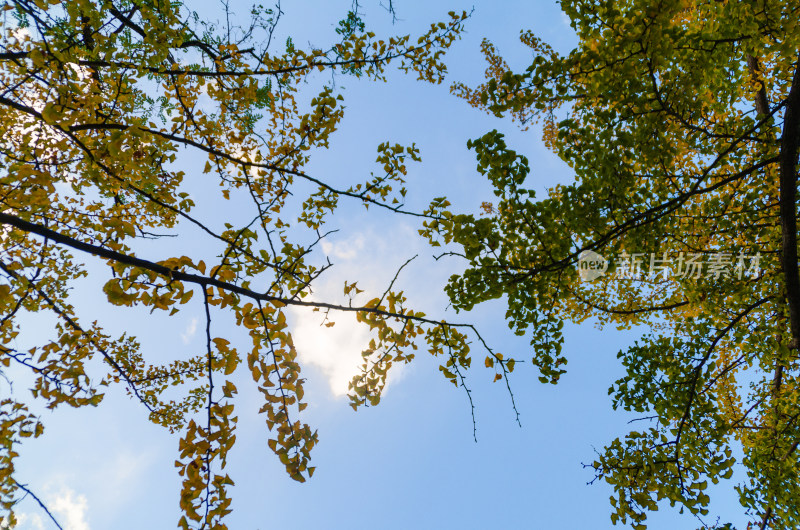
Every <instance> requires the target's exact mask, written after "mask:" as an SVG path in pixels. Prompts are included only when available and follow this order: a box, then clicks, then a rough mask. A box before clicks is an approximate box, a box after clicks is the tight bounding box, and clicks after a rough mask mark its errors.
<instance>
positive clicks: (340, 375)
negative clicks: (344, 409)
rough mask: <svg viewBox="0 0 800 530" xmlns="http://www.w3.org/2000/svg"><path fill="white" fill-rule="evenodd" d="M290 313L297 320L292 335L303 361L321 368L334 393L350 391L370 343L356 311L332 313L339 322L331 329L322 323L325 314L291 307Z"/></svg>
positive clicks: (341, 393)
mask: <svg viewBox="0 0 800 530" xmlns="http://www.w3.org/2000/svg"><path fill="white" fill-rule="evenodd" d="M290 314H291V316H292V318H293V320H294V322H295V326H294V329H293V331H292V338H293V339H294V343H295V347H296V348H297V351H298V355H299V358H300V362H302V363H308V364H311V365H314V366H316V367H317V368H319V369H320V370H322V372H323V373H324V374H325V375H326V376H327V377H328V383H329V384H330V387H331V392H333V395H335V396H344V395H345V394H347V384H348V383H349V382H350V380H351V379H352V378H353V376H354V375H356V374H357V373H358V372H359V370H360V366H361V364H362V362H363V361H362V358H361V352H362V351H363V350H364V349H365V348H366V347H367V345H368V344H369V333H368V332H367V327H366V326H364V325H363V324H359V323H358V322H356V318H355V314H352V315H342V314H336V315H333V314H332V315H331V316H332V317H334V318H335V320H334V321H335V322H336V324H335V325H334V326H333V327H330V328H329V327H325V326H323V325H321V323H322V319H323V318H324V317H323V314H322V313H315V312H313V311H311V310H308V309H305V308H290Z"/></svg>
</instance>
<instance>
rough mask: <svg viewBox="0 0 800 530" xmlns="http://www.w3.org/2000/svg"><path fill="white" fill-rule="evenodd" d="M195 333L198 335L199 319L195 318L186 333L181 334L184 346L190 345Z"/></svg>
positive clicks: (187, 327)
mask: <svg viewBox="0 0 800 530" xmlns="http://www.w3.org/2000/svg"><path fill="white" fill-rule="evenodd" d="M195 333H197V317H193V318H192V320H191V321H190V322H189V325H188V326H186V331H184V332H183V333H181V340H182V341H183V343H184V344H189V343H190V342H191V341H192V338H193V337H194V335H195Z"/></svg>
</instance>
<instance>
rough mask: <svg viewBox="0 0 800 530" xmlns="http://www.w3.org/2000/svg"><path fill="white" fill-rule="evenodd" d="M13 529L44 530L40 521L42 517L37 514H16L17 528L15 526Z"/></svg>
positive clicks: (42, 522)
mask: <svg viewBox="0 0 800 530" xmlns="http://www.w3.org/2000/svg"><path fill="white" fill-rule="evenodd" d="M3 528H5V527H3ZM14 528H15V530H45V526H44V521H43V520H42V517H41V516H40V515H39V514H37V513H35V514H28V513H18V514H17V526H15V527H14Z"/></svg>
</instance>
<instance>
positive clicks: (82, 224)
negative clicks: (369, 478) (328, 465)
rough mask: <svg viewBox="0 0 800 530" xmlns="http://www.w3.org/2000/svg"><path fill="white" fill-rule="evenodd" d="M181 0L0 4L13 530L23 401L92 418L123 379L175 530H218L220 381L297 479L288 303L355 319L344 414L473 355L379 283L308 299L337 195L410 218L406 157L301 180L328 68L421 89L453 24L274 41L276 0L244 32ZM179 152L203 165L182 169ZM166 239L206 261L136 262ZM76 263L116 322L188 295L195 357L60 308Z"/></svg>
mask: <svg viewBox="0 0 800 530" xmlns="http://www.w3.org/2000/svg"><path fill="white" fill-rule="evenodd" d="M190 7H191V6H190V5H189V4H186V5H183V4H182V3H181V2H174V1H173V2H163V1H160V0H113V1H112V0H99V1H97V0H96V1H89V0H78V1H70V2H61V1H60V0H18V1H17V0H12V1H8V2H5V3H4V4H3V5H2V9H3V15H2V16H3V25H2V35H0V39H2V40H1V42H2V49H0V227H1V228H0V229H1V230H2V232H0V370H2V371H0V375H4V372H5V373H10V372H9V371H10V370H12V369H13V370H14V371H15V372H14V373H19V371H20V370H24V371H27V372H28V373H29V374H30V375H31V377H32V380H33V381H34V383H33V386H32V388H31V389H30V390H31V393H32V395H27V394H25V395H23V393H20V392H19V391H15V392H13V393H11V394H10V395H7V394H6V393H5V392H6V390H7V389H8V385H6V384H5V383H4V382H3V381H2V380H0V388H3V392H4V394H3V397H2V401H0V510H2V512H0V526H3V527H6V526H14V524H15V517H14V514H13V507H14V505H15V503H16V502H17V501H18V500H19V499H20V498H21V497H22V496H24V495H32V496H34V498H36V496H35V485H31V484H27V483H26V482H25V481H24V479H23V478H20V477H18V476H17V475H16V474H15V469H14V461H15V458H16V457H17V456H18V451H19V444H20V443H21V442H23V441H24V440H25V439H26V438H31V437H37V436H39V435H41V434H42V432H43V429H44V426H43V424H42V423H41V421H40V419H39V418H38V417H37V416H36V415H35V414H34V413H33V412H32V409H31V407H30V406H29V405H30V400H31V399H33V400H36V401H37V402H39V403H44V404H45V405H46V406H47V407H49V408H56V407H60V406H64V405H68V406H71V407H85V406H97V405H99V404H100V403H101V402H102V400H103V397H104V394H105V393H106V392H108V391H109V389H110V388H112V387H115V386H116V387H122V388H124V389H125V390H126V391H127V392H128V393H129V395H130V396H131V397H132V398H133V399H135V400H136V401H138V402H139V403H140V404H141V407H142V411H143V412H144V413H146V414H148V415H149V418H150V420H151V421H153V422H154V423H156V424H158V425H161V426H163V427H165V428H167V429H169V430H170V432H175V433H179V436H180V444H179V454H178V455H177V458H178V461H177V463H176V465H177V466H178V472H179V473H180V475H181V477H182V489H181V492H180V497H179V498H180V507H181V513H182V517H181V519H180V522H179V526H180V527H181V528H207V529H210V528H226V526H225V523H224V517H225V515H226V514H228V513H229V512H230V510H231V508H230V506H231V499H230V497H229V495H228V490H229V488H228V486H230V485H231V484H233V480H232V477H230V476H228V474H227V473H226V472H225V463H226V457H227V455H228V454H229V451H231V449H232V447H233V445H234V442H235V438H236V437H235V429H236V421H237V417H236V395H237V388H236V386H235V385H234V383H233V379H234V376H236V375H237V374H242V373H244V374H247V376H248V377H249V378H251V379H252V383H253V384H254V385H255V386H256V387H257V389H258V391H259V393H260V395H261V396H262V407H261V411H260V412H261V413H263V415H264V417H265V420H266V424H267V427H268V429H269V431H270V432H271V434H270V436H271V438H270V440H269V443H268V445H269V448H270V449H271V450H272V451H274V453H275V454H276V455H277V457H278V458H279V459H280V461H281V462H282V463H283V464H284V465H285V467H286V471H287V472H288V474H289V475H290V476H291V477H292V478H293V479H295V480H298V481H304V480H306V478H307V477H310V476H311V475H312V474H313V472H314V467H312V466H311V465H310V464H309V459H310V455H311V451H312V449H313V447H314V446H315V444H316V443H317V440H318V436H317V432H316V430H314V429H313V428H312V427H311V426H309V425H307V424H305V423H304V422H303V421H302V411H303V409H304V408H305V407H306V405H307V403H306V402H305V401H304V387H303V383H304V379H303V377H301V367H300V365H299V364H298V359H297V352H296V349H295V347H294V343H293V340H292V335H291V329H290V327H289V325H288V323H287V316H286V314H287V313H286V311H287V309H288V308H290V307H305V308H307V309H308V310H317V311H321V312H330V311H332V312H336V311H347V312H351V313H355V315H356V316H357V319H358V320H359V321H360V322H361V323H363V325H364V326H366V327H367V328H368V329H369V330H370V331H371V335H372V340H371V342H370V345H369V348H368V349H367V350H365V351H364V353H363V356H364V364H363V371H362V373H360V374H358V375H357V376H356V377H355V378H354V379H353V381H352V383H351V399H352V405H353V407H354V408H357V407H358V406H359V405H364V404H368V405H372V404H376V403H377V402H378V401H379V400H380V395H381V390H382V388H383V386H384V384H385V382H386V374H387V370H388V369H389V368H390V367H391V366H392V364H393V363H405V362H409V361H410V360H411V359H412V358H413V356H414V354H413V351H414V350H415V349H416V348H417V346H418V345H424V346H425V348H426V349H427V350H429V351H430V352H431V353H433V354H434V355H440V356H441V358H442V368H441V369H442V371H443V373H444V374H445V376H446V377H447V378H448V379H450V380H451V381H452V382H454V383H456V384H463V377H462V376H463V370H465V369H466V368H468V367H469V365H470V348H469V342H470V341H471V340H474V338H475V337H478V338H479V337H480V336H479V335H477V332H476V330H475V329H474V328H473V327H472V326H471V325H465V324H455V323H449V322H446V321H442V320H437V319H435V318H430V317H427V316H425V315H424V314H423V313H421V312H419V311H414V310H413V309H411V308H409V307H408V304H407V302H406V298H405V297H404V295H403V293H402V291H399V290H397V289H396V288H395V287H394V282H392V285H389V287H388V288H387V289H386V291H385V292H384V293H383V294H382V295H380V296H377V297H375V298H374V299H372V300H371V301H369V302H366V303H361V304H356V303H341V302H339V303H336V302H335V301H331V302H327V301H325V300H318V299H316V298H312V297H310V296H308V295H309V293H310V292H311V289H312V287H313V285H314V284H315V282H317V281H318V279H319V278H320V277H321V276H322V275H323V274H324V273H325V272H326V271H327V270H328V269H329V267H330V263H329V262H327V260H325V259H322V258H320V257H318V256H317V254H315V253H314V252H313V251H314V249H315V246H316V247H318V246H319V245H318V243H319V242H320V240H321V239H322V238H324V236H325V231H324V225H325V223H326V222H327V221H328V220H329V218H330V215H331V214H332V212H334V211H335V210H336V208H337V207H339V205H340V202H342V203H346V204H350V205H352V206H358V207H361V205H364V206H371V207H372V209H373V210H374V209H376V208H381V209H385V210H389V211H391V212H394V213H395V214H397V215H402V214H407V213H410V212H406V211H405V210H404V209H403V208H404V207H403V197H404V196H405V194H406V190H405V187H404V176H405V175H406V172H407V163H409V162H413V161H419V160H420V157H419V151H418V149H417V148H416V147H414V146H413V145H412V146H402V145H397V144H394V143H391V142H383V143H379V144H378V145H377V152H378V154H377V159H376V161H377V165H378V168H379V169H378V170H377V171H376V172H375V173H373V174H371V175H370V176H369V177H367V178H365V179H363V181H360V182H359V181H356V182H353V183H352V186H349V187H347V186H345V187H341V188H337V187H334V186H333V185H331V184H330V181H329V180H327V179H326V175H319V174H312V173H310V172H309V171H308V170H307V169H306V168H307V166H308V162H309V160H310V158H311V156H312V154H313V153H314V152H315V151H317V150H320V149H325V148H326V147H328V142H329V138H330V137H331V135H332V134H333V133H334V131H335V130H336V129H337V127H338V125H339V123H340V121H341V120H342V117H343V115H344V114H343V103H342V101H343V95H342V89H341V88H340V86H339V85H338V84H337V83H336V79H337V78H339V77H341V76H355V77H359V78H362V79H370V80H376V81H382V80H385V79H386V73H387V68H388V67H389V66H390V65H391V66H392V67H396V68H398V69H399V70H400V71H402V72H405V73H408V74H410V75H413V76H416V78H417V79H419V80H420V81H425V82H430V83H439V82H441V81H442V79H443V76H444V75H445V73H446V68H445V65H444V63H443V62H442V60H443V54H444V53H445V50H446V49H447V48H448V47H449V46H450V45H451V44H452V43H453V42H454V41H455V40H456V39H457V38H458V37H459V34H460V32H461V31H462V27H463V23H464V21H465V19H466V18H467V14H465V13H461V14H456V13H450V14H449V18H447V19H446V21H444V22H438V23H435V24H433V25H431V27H430V30H429V31H427V32H425V33H424V34H422V35H420V36H418V37H414V38H412V37H410V36H401V37H391V38H387V39H380V38H378V37H376V35H375V34H374V33H372V32H370V31H367V30H366V28H365V25H364V22H363V21H362V20H361V18H360V16H359V14H358V4H357V3H356V4H355V9H354V10H353V11H352V12H350V13H349V14H347V16H346V17H345V18H344V19H343V20H342V21H341V22H339V24H338V28H337V30H336V33H337V35H338V37H339V38H340V40H339V41H338V42H334V43H333V44H331V45H330V46H329V47H327V48H324V49H323V48H319V49H316V48H313V47H309V48H308V49H301V48H300V47H298V46H296V45H295V44H294V43H293V42H292V41H291V39H289V40H287V41H286V44H285V46H284V45H283V44H282V43H280V44H278V43H276V42H275V41H276V37H275V35H276V33H275V28H276V25H277V23H278V20H279V18H280V16H281V11H280V5H279V4H278V5H277V6H276V7H275V8H272V9H266V8H263V7H256V8H254V9H253V11H252V13H251V15H252V17H251V22H250V23H249V24H243V25H241V24H240V25H234V24H231V23H230V20H232V17H222V19H223V20H227V21H228V22H227V25H226V23H222V24H219V23H217V24H212V23H209V22H206V21H205V20H204V19H203V18H202V17H200V16H198V15H197V14H195V13H193V12H192V11H191V10H190V9H189V8H190ZM233 20H235V19H233ZM320 80H321V81H320ZM312 87H317V89H316V90H317V92H315V93H314V94H311V95H309V94H308V91H309V90H310V89H312ZM303 101H308V103H302V102H303ZM376 143H377V142H376ZM372 156H374V155H372ZM187 157H191V158H192V160H193V162H194V161H197V160H200V161H201V162H200V167H203V165H204V169H203V170H202V171H197V172H196V173H197V174H195V173H194V172H188V173H187V172H186V171H184V169H182V167H181V162H182V161H184V160H187ZM198 179H202V182H204V183H206V184H204V185H203V189H204V190H206V192H207V193H216V194H217V196H218V197H217V199H216V200H218V201H219V202H220V203H224V202H225V201H231V204H233V203H235V204H236V208H237V210H241V209H242V208H243V207H244V208H246V207H249V208H250V209H251V211H250V213H249V214H247V219H248V221H247V222H243V223H239V224H234V222H235V221H233V220H231V219H226V218H224V217H222V216H221V215H218V216H216V217H213V216H206V218H201V217H199V216H197V215H196V214H195V211H196V208H194V207H195V204H194V202H193V199H192V196H191V195H190V194H189V193H188V192H187V191H186V190H187V189H188V186H189V184H193V185H194V186H195V188H194V189H197V188H196V187H197V185H198V184H197V182H198ZM215 190H216V191H215ZM243 205H244V206H243ZM247 205H249V206H247ZM219 211H222V210H221V209H220V210H219ZM237 213H241V211H237ZM418 215H421V214H418ZM435 215H436V214H430V215H429V217H431V220H434V218H435ZM236 222H238V221H236ZM185 227H189V228H191V229H193V230H194V231H195V232H197V233H201V234H203V235H204V236H205V238H206V241H205V243H204V248H206V249H208V248H211V249H216V258H214V259H213V260H209V258H208V257H207V256H206V255H205V254H204V255H203V256H205V259H206V261H208V262H206V261H204V260H203V259H202V257H200V256H185V255H151V254H148V253H147V252H140V251H139V250H137V248H138V249H141V248H142V247H141V246H139V245H140V244H141V242H142V241H143V240H145V239H148V240H149V239H153V238H155V239H158V238H161V237H166V236H167V235H176V234H177V235H178V237H180V234H181V230H182V229H183V228H185ZM193 247H194V248H198V245H193ZM144 248H146V249H152V248H161V249H163V248H165V246H163V245H162V246H159V247H144ZM212 254H213V253H212ZM87 264H91V265H92V266H93V267H96V266H98V264H99V265H100V266H101V267H105V269H104V270H105V271H106V272H107V274H106V280H105V281H103V282H102V283H100V284H99V285H97V286H96V287H97V289H98V290H100V289H102V291H103V292H104V294H105V296H106V297H107V299H108V301H109V302H111V303H112V304H114V305H117V306H122V309H120V311H126V310H129V309H126V308H130V307H134V306H138V307H144V308H147V309H150V310H151V313H153V312H154V315H153V316H152V317H151V318H165V317H166V316H167V315H172V314H174V313H175V312H177V311H180V310H181V308H182V307H185V306H184V304H195V305H199V306H200V307H201V308H202V311H203V314H204V315H205V325H204V332H203V334H202V335H203V336H204V339H205V341H204V342H205V347H204V348H203V350H202V351H201V352H199V353H198V354H197V355H195V356H194V357H192V358H191V359H188V360H187V359H183V360H175V359H172V358H170V356H169V355H168V354H166V353H165V352H163V351H149V350H146V349H145V348H143V347H141V345H140V342H139V341H138V340H137V339H136V338H135V337H133V336H131V335H127V334H126V335H122V336H112V334H111V333H109V332H106V331H105V330H104V327H103V319H102V315H98V314H83V313H81V312H80V311H78V310H77V309H76V306H75V304H74V300H73V295H74V293H73V291H72V289H71V286H72V285H74V283H75V282H76V281H78V280H80V279H81V278H83V277H85V276H86V275H87V266H88V265H87ZM257 286H258V287H257ZM359 291H360V289H359V287H357V283H355V282H353V283H347V284H345V286H344V294H345V296H347V297H351V298H353V297H355V295H356V294H357V293H358V292H359ZM378 294H379V293H378ZM131 310H132V309H131ZM156 310H159V311H156ZM220 311H226V312H228V313H229V314H230V315H232V316H233V318H234V319H235V321H236V324H237V328H236V329H237V332H238V333H241V334H243V335H244V336H245V337H249V342H251V343H252V347H251V348H250V349H248V350H247V351H238V350H237V349H236V348H235V347H234V344H235V343H236V337H233V336H230V335H229V336H221V334H220V333H219V332H218V329H219V327H217V328H216V329H215V326H214V322H212V316H213V315H215V314H218V313H219V312H220ZM31 314H34V315H42V314H47V315H51V316H52V317H53V318H54V320H55V329H54V333H53V334H52V335H51V336H48V334H47V333H43V332H42V330H41V329H35V330H30V329H27V330H26V328H25V326H23V325H22V324H21V320H22V319H23V317H24V316H25V315H31ZM26 331H27V332H28V334H27V335H26ZM31 332H32V333H31ZM469 337H473V338H472V339H470V338H469ZM23 339H24V340H23ZM479 340H480V341H481V342H482V339H480V338H479ZM20 344H25V345H26V346H25V347H24V348H21V347H20V346H19V345H20ZM30 344H32V345H31V346H28V345H30ZM483 345H484V346H485V343H484V344H483ZM487 355H489V357H490V358H491V359H492V360H493V364H494V366H495V371H496V373H497V374H499V376H500V377H504V376H505V375H506V374H507V373H508V371H510V370H512V369H513V364H509V362H508V361H505V360H504V359H503V357H502V356H501V355H500V354H496V353H494V352H492V351H491V350H489V349H488V347H487ZM98 367H103V369H104V371H98ZM237 381H239V380H238V379H237ZM6 382H7V380H6ZM176 389H180V390H179V394H176V392H177V390H176Z"/></svg>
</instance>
